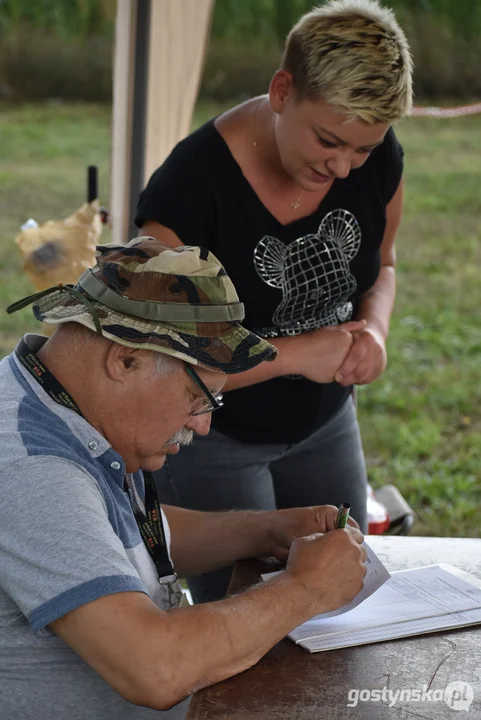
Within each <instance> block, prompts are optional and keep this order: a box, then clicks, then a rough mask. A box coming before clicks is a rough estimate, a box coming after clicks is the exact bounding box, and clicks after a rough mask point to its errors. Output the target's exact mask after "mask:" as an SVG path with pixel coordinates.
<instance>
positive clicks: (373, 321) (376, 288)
mask: <svg viewBox="0 0 481 720" xmlns="http://www.w3.org/2000/svg"><path fill="white" fill-rule="evenodd" d="M395 297H396V271H395V269H394V267H393V266H392V265H383V266H382V267H381V270H380V272H379V277H378V279H377V280H376V282H375V283H374V285H373V286H372V288H371V289H370V290H368V291H367V292H366V293H365V294H364V295H363V297H362V299H361V301H360V302H359V305H358V309H357V312H356V317H357V318H358V320H366V321H367V324H368V326H373V327H374V328H375V329H376V330H378V332H380V333H381V335H382V337H383V339H384V340H386V338H387V336H388V333H389V323H390V320H391V314H392V310H393V307H394V300H395Z"/></svg>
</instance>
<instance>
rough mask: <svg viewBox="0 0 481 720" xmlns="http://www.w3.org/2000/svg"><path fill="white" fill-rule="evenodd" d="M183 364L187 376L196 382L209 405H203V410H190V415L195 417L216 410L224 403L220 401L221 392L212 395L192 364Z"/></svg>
mask: <svg viewBox="0 0 481 720" xmlns="http://www.w3.org/2000/svg"><path fill="white" fill-rule="evenodd" d="M184 365H185V371H186V373H187V375H189V377H191V378H192V380H193V381H194V382H195V383H196V385H197V386H198V387H199V388H200V389H201V390H202V392H203V393H204V395H205V396H206V398H207V400H208V401H209V403H210V407H205V408H204V409H203V410H196V411H195V412H192V415H193V416H194V417H197V415H206V414H207V413H212V412H214V410H218V409H219V408H221V407H222V406H223V405H224V403H223V402H222V393H218V394H217V395H213V394H212V393H211V391H210V390H209V388H208V387H207V385H206V384H205V383H204V382H203V381H202V379H201V378H200V377H199V375H198V374H197V372H196V371H195V370H194V368H193V367H192V365H191V364H190V363H184Z"/></svg>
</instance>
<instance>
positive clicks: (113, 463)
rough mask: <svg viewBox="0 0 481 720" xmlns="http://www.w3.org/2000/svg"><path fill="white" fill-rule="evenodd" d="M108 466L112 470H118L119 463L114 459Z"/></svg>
mask: <svg viewBox="0 0 481 720" xmlns="http://www.w3.org/2000/svg"><path fill="white" fill-rule="evenodd" d="M110 467H111V468H112V470H120V463H119V462H117V460H114V461H113V462H112V463H110Z"/></svg>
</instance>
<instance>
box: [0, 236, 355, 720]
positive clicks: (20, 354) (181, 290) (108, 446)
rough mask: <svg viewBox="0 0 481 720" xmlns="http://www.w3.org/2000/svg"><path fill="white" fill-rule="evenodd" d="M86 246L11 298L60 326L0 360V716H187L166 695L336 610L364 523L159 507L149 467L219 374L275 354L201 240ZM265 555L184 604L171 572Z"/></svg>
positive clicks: (197, 412) (212, 391)
mask: <svg viewBox="0 0 481 720" xmlns="http://www.w3.org/2000/svg"><path fill="white" fill-rule="evenodd" d="M97 257H98V261H97V265H96V266H95V267H94V268H93V270H91V271H87V272H86V273H85V274H84V275H83V276H82V278H81V279H80V281H79V283H78V284H77V285H76V286H75V287H73V288H72V287H69V286H67V287H62V286H59V287H58V288H52V289H51V290H50V291H44V292H43V293H38V294H37V295H35V296H31V297H30V298H26V299H25V300H23V301H20V302H19V303H16V304H15V305H14V306H11V307H10V308H9V311H10V312H12V311H14V310H16V309H18V308H19V307H24V306H25V305H27V304H29V303H32V302H33V303H35V304H34V313H35V315H36V317H37V318H38V319H40V320H43V321H44V322H48V323H53V324H56V325H57V326H58V327H57V329H56V331H55V333H54V334H53V336H52V337H51V338H50V339H46V338H44V337H40V336H37V335H27V336H26V337H25V338H24V339H23V340H21V341H20V343H19V345H18V346H17V348H16V350H15V352H14V353H12V354H11V355H10V356H9V357H7V358H5V359H4V360H3V361H2V363H1V364H0V388H1V400H0V442H1V453H0V458H1V460H0V488H1V501H0V678H1V682H0V717H1V718H2V720H20V719H22V720H27V719H31V720H34V719H35V720H47V719H48V720H56V719H57V718H58V720H64V719H65V718H74V719H75V718H89V720H109V719H111V720H114V718H115V720H124V719H126V718H138V719H139V720H140V719H144V718H154V717H159V714H158V712H156V711H158V710H164V711H166V712H165V713H162V716H165V717H169V718H180V717H184V715H185V711H186V702H184V703H180V701H182V700H183V699H184V698H187V697H188V696H189V695H190V694H191V693H192V692H193V691H195V690H197V689H199V688H201V687H204V686H206V685H209V684H211V683H216V682H218V681H220V680H223V679H224V678H227V677H229V676H231V675H234V674H235V673H238V672H241V671H242V670H245V669H246V668H248V667H250V666H252V665H253V664H254V663H256V662H257V661H258V660H259V658H260V657H262V655H263V654H264V653H265V652H267V650H269V648H271V647H272V646H273V645H274V644H275V643H276V642H277V641H278V640H279V639H281V638H282V637H284V636H285V635H286V634H287V633H288V632H289V631H290V630H292V628H294V627H295V626H296V625H298V624H300V623H302V622H303V621H305V620H307V619H308V618H310V617H312V616H313V615H315V614H317V613H320V612H324V611H328V610H332V609H334V608H338V607H340V606H342V605H344V604H345V603H347V602H349V601H350V600H351V599H352V598H353V597H354V596H355V594H356V593H357V592H358V591H359V590H360V588H361V587H362V582H363V577H364V573H365V568H364V565H363V562H364V560H365V554H364V550H363V549H362V548H361V545H360V543H361V542H362V535H361V533H360V532H359V531H358V530H357V529H355V528H353V527H351V528H350V529H349V530H347V531H346V530H335V529H334V527H335V517H336V512H335V508H333V507H330V506H323V507H318V508H303V509H296V510H287V511H280V512H256V513H254V512H228V513H200V512H193V511H189V510H184V509H180V508H174V507H163V508H162V509H161V508H160V507H159V504H158V500H157V496H156V493H155V486H154V484H153V482H152V478H151V476H150V471H152V470H155V469H157V468H159V467H161V466H162V464H163V463H164V461H165V457H166V455H167V454H169V453H177V452H179V449H180V446H181V445H182V444H183V443H186V442H190V441H191V439H192V436H193V434H199V435H203V434H205V433H207V432H208V430H209V425H210V413H211V412H212V411H213V410H216V409H217V408H219V407H221V405H222V403H223V401H222V395H221V394H220V392H221V389H222V386H223V384H224V379H225V373H236V372H242V371H244V370H248V369H249V368H252V367H254V366H255V365H257V364H258V363H260V362H263V361H265V360H274V358H275V350H274V349H273V348H272V346H271V345H269V343H267V342H265V341H264V340H261V339H260V338H258V337H257V336H256V335H253V334H252V333H251V332H249V331H247V330H245V329H244V328H243V327H241V325H240V324H239V320H241V319H242V317H243V306H242V305H241V304H240V303H239V301H238V298H237V295H236V293H235V290H234V287H233V285H232V283H231V281H230V280H229V278H228V277H227V275H226V273H225V271H224V269H223V268H222V266H221V265H219V263H218V261H217V260H216V258H215V257H214V256H213V255H212V254H210V253H209V252H208V251H206V250H204V249H202V248H198V247H184V248H180V249H177V250H172V249H170V248H165V247H164V246H163V245H161V244H160V243H159V242H158V241H156V240H154V239H152V238H138V239H136V240H134V241H132V242H131V243H129V244H128V245H126V246H120V247H118V246H109V245H106V246H100V247H99V248H98V255H97ZM274 361H275V362H278V360H274ZM319 471H320V472H322V468H320V469H319ZM199 492H202V487H199ZM328 530H333V532H327V531H328ZM321 533H327V534H321ZM262 555H274V556H276V557H277V558H279V559H281V560H287V568H286V571H285V572H284V573H283V574H281V575H280V576H278V577H277V578H276V579H274V580H273V581H271V582H269V583H265V584H264V585H262V586H258V587H254V588H251V589H249V590H248V591H246V592H245V593H244V594H241V595H238V596H236V597H230V598H227V599H225V600H223V601H219V602H215V603H208V604H204V605H198V606H195V607H181V605H182V603H181V598H182V593H181V592H180V590H179V587H178V585H177V582H176V577H177V575H179V576H184V575H195V574H198V573H203V572H205V571H209V570H212V569H214V568H218V567H222V566H225V565H227V564H229V563H231V562H233V561H235V560H237V559H239V558H246V557H252V556H262ZM174 568H175V570H174ZM340 572H342V582H340V581H339V574H340ZM179 703H180V704H179ZM169 708H170V709H169Z"/></svg>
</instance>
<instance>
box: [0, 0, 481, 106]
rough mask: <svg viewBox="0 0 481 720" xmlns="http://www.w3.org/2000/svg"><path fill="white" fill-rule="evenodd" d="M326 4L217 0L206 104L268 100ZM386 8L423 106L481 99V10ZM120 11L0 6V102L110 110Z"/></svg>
mask: <svg viewBox="0 0 481 720" xmlns="http://www.w3.org/2000/svg"><path fill="white" fill-rule="evenodd" d="M153 1H154V2H155V0H153ZM172 2H174V0H172ZM318 4H322V0H321V2H320V3H315V2H313V1H312V0H217V1H216V2H215V6H214V16H213V23H212V33H211V42H210V45H209V52H208V56H207V64H206V68H205V73H204V80H203V86H202V96H203V97H204V98H208V99H211V100H217V101H225V100H227V99H232V98H241V97H243V96H246V95H252V94H256V93H261V92H265V91H266V88H267V86H268V82H269V79H270V77H271V75H272V73H273V71H274V70H275V69H276V68H277V67H278V65H279V60H280V57H281V48H282V46H283V44H284V40H285V37H286V35H287V33H288V31H289V30H290V28H291V27H292V26H293V24H294V23H295V22H296V21H297V20H298V19H299V18H300V17H301V16H302V15H303V14H304V13H305V12H307V11H309V10H311V9H312V8H313V7H315V6H316V5H318ZM385 4H387V5H389V6H392V7H393V9H394V10H395V11H396V13H397V17H398V19H399V20H400V22H401V24H402V25H403V27H404V28H405V30H406V34H407V36H408V39H409V42H410V45H411V48H412V51H413V55H414V59H415V76H414V79H415V90H416V96H417V98H418V101H419V99H420V98H423V97H424V98H430V99H433V98H439V97H441V98H444V97H451V98H463V99H471V98H473V97H476V96H479V95H481V74H480V73H479V67H480V64H481V45H480V43H479V37H480V36H481V2H474V0H456V2H454V0H388V2H387V3H385ZM115 9H116V1H115V0H35V1H33V0H3V1H2V0H0V40H1V42H0V95H1V94H2V93H3V95H4V97H6V98H12V99H14V100H27V99H28V100H35V99H41V98H52V97H57V98H63V99H66V100H76V99H80V100H83V101H94V102H96V101H110V99H111V77H112V40H113V30H114V21H115Z"/></svg>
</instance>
